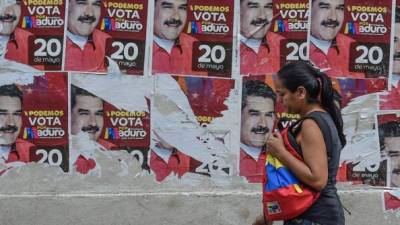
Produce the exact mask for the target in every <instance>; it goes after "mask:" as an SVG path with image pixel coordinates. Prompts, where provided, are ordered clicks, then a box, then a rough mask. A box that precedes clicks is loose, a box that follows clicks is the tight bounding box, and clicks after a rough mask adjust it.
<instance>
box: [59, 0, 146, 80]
mask: <svg viewBox="0 0 400 225" xmlns="http://www.w3.org/2000/svg"><path fill="white" fill-rule="evenodd" d="M67 12H68V26H67V32H66V52H65V61H66V62H65V67H64V69H65V70H66V71H80V72H98V73H106V72H107V71H115V70H117V71H120V72H122V73H124V74H133V75H143V74H144V69H145V68H144V67H145V66H144V65H145V63H146V60H147V59H146V47H145V46H146V35H147V14H148V2H147V1H144V0H134V1H128V0H88V1H87V2H86V3H85V4H80V2H79V0H71V1H69V4H68V10H67ZM87 12H90V13H87Z"/></svg>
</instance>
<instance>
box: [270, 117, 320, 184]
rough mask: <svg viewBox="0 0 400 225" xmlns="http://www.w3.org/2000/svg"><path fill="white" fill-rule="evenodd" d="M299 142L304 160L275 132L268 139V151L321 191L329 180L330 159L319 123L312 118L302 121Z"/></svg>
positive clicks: (301, 178)
mask: <svg viewBox="0 0 400 225" xmlns="http://www.w3.org/2000/svg"><path fill="white" fill-rule="evenodd" d="M301 126H302V127H301V131H300V134H299V139H298V141H299V144H300V146H301V149H302V153H303V158H304V162H302V161H300V160H298V159H297V158H295V157H294V156H293V155H292V154H290V153H289V152H288V150H286V148H285V146H284V144H283V139H282V137H281V136H280V134H279V133H275V134H274V135H273V136H271V137H270V138H269V139H268V141H267V147H268V149H267V151H268V152H271V153H272V154H273V155H274V156H275V157H277V158H278V159H279V160H280V161H281V162H282V163H283V164H284V165H285V166H286V167H288V168H289V169H290V170H291V171H292V172H293V173H294V175H295V176H296V177H297V178H298V179H299V180H300V181H302V182H303V183H305V184H307V185H308V186H310V187H312V188H313V189H315V190H317V191H321V190H322V189H323V188H324V187H325V186H326V184H327V182H328V160H327V153H326V147H325V141H324V137H323V135H322V132H321V130H320V128H319V127H318V125H317V123H316V122H315V121H314V120H312V119H306V120H304V121H303V122H302V125H301Z"/></svg>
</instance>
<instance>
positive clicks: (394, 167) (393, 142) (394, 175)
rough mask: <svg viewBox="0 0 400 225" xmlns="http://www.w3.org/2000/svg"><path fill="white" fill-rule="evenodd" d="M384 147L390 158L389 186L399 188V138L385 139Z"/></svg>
mask: <svg viewBox="0 0 400 225" xmlns="http://www.w3.org/2000/svg"><path fill="white" fill-rule="evenodd" d="M384 145H385V151H387V152H389V156H390V169H391V173H390V175H391V176H390V186H391V187H400V137H385V139H384Z"/></svg>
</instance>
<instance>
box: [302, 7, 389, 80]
mask: <svg viewBox="0 0 400 225" xmlns="http://www.w3.org/2000/svg"><path fill="white" fill-rule="evenodd" d="M310 2H311V26H310V36H309V41H310V45H309V57H310V61H311V62H313V63H314V64H315V66H316V67H318V68H320V69H321V70H323V71H325V72H326V73H327V74H328V75H329V76H332V77H349V78H380V77H384V78H388V77H389V65H390V64H391V62H390V54H387V53H389V52H390V43H391V41H390V40H391V26H392V24H391V21H392V12H394V11H393V10H392V1H387V0H376V1H365V0H311V1H310Z"/></svg>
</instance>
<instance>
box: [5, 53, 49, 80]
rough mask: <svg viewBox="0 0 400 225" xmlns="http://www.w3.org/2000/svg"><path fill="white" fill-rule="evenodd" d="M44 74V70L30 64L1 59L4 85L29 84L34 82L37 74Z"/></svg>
mask: <svg viewBox="0 0 400 225" xmlns="http://www.w3.org/2000/svg"><path fill="white" fill-rule="evenodd" d="M43 75H44V72H41V71H40V70H37V69H35V68H33V67H30V66H28V65H25V64H22V63H18V62H15V61H11V60H8V59H0V82H1V84H2V85H8V84H19V85H28V84H32V83H33V81H34V78H35V76H43Z"/></svg>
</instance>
